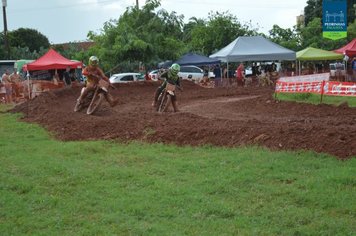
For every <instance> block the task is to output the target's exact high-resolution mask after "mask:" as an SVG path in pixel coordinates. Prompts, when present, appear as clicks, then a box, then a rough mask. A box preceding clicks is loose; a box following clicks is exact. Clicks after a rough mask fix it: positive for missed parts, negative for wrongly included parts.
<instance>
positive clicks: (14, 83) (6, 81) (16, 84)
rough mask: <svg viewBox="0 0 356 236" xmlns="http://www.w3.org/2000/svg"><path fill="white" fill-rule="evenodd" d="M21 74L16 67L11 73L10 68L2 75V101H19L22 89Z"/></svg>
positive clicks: (0, 96) (0, 86)
mask: <svg viewBox="0 0 356 236" xmlns="http://www.w3.org/2000/svg"><path fill="white" fill-rule="evenodd" d="M21 81H22V79H21V76H20V75H19V74H18V73H17V70H16V69H14V70H13V72H12V73H11V74H10V72H9V69H5V73H4V74H3V75H2V76H1V81H0V99H1V102H3V103H7V104H12V103H16V102H18V98H19V97H20V89H21Z"/></svg>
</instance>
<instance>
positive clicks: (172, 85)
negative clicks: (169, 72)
mask: <svg viewBox="0 0 356 236" xmlns="http://www.w3.org/2000/svg"><path fill="white" fill-rule="evenodd" d="M166 89H167V90H168V91H172V92H173V91H174V90H175V89H176V86H175V85H174V84H170V83H167V87H166Z"/></svg>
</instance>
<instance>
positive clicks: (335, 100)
mask: <svg viewBox="0 0 356 236" xmlns="http://www.w3.org/2000/svg"><path fill="white" fill-rule="evenodd" d="M275 96H276V98H277V99H279V100H284V101H297V102H305V103H311V104H320V103H324V104H331V105H336V106H338V105H340V104H344V103H347V105H348V106H349V107H356V97H346V96H325V95H324V96H323V98H322V102H320V100H321V99H320V94H313V93H278V94H277V95H275Z"/></svg>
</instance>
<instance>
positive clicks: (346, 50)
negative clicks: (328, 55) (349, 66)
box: [334, 38, 356, 58]
mask: <svg viewBox="0 0 356 236" xmlns="http://www.w3.org/2000/svg"><path fill="white" fill-rule="evenodd" d="M334 52H336V53H341V54H344V55H347V56H348V57H350V58H352V57H356V38H354V39H353V40H352V41H351V42H349V43H348V44H346V45H345V46H344V47H342V48H339V49H336V50H334Z"/></svg>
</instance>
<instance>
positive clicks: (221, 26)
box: [189, 12, 257, 55]
mask: <svg viewBox="0 0 356 236" xmlns="http://www.w3.org/2000/svg"><path fill="white" fill-rule="evenodd" d="M190 26H194V27H192V28H191V29H190V33H191V35H190V36H191V39H190V42H189V44H190V48H191V49H192V50H193V51H196V52H201V53H203V54H205V55H209V54H212V53H213V52H215V51H217V50H218V49H220V48H222V47H224V46H226V45H227V44H229V43H231V41H233V40H234V39H235V38H237V37H239V36H246V35H256V34H257V30H256V29H251V26H250V25H248V24H241V23H240V22H239V21H238V19H237V18H236V17H235V16H234V15H232V14H231V13H229V12H222V13H219V12H215V13H214V12H210V13H209V17H208V20H207V21H206V22H205V21H202V20H201V21H197V23H196V24H190Z"/></svg>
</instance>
